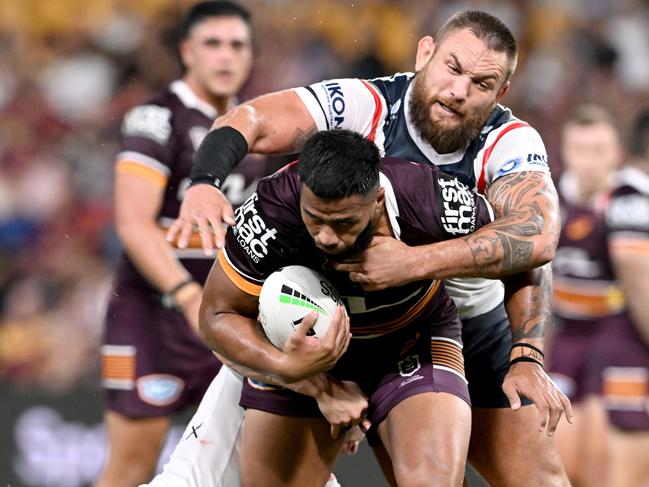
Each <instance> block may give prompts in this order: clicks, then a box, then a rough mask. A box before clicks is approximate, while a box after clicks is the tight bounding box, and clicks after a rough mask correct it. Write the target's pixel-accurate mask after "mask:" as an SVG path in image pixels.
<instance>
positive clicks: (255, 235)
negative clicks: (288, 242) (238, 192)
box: [232, 193, 277, 263]
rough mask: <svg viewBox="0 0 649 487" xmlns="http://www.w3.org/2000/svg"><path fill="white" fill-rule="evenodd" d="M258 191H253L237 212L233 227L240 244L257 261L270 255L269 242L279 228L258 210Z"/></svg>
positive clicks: (274, 237) (273, 238)
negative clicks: (268, 221) (264, 218)
mask: <svg viewBox="0 0 649 487" xmlns="http://www.w3.org/2000/svg"><path fill="white" fill-rule="evenodd" d="M257 199H258V196H257V193H253V194H252V196H250V198H248V199H247V200H246V202H245V203H244V204H243V205H241V206H240V207H239V208H238V209H237V210H236V212H235V219H236V225H235V226H234V228H233V229H232V232H233V233H234V236H235V237H236V239H237V242H239V245H241V247H242V248H243V249H244V250H245V251H246V253H247V254H248V256H249V257H250V258H251V259H252V260H253V262H255V263H259V261H260V260H262V259H263V258H264V257H266V256H267V255H268V245H269V242H270V241H272V240H275V239H276V235H277V230H276V229H275V228H272V227H269V226H267V225H266V222H264V220H263V218H262V217H261V216H260V215H259V213H258V212H257V206H256V204H255V203H256V202H257Z"/></svg>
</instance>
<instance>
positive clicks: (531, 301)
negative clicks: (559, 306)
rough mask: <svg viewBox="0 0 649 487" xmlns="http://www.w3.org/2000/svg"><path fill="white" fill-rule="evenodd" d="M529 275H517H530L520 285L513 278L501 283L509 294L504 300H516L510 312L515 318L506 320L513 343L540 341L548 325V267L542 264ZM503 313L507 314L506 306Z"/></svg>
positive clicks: (549, 304) (550, 320)
mask: <svg viewBox="0 0 649 487" xmlns="http://www.w3.org/2000/svg"><path fill="white" fill-rule="evenodd" d="M530 272H531V273H533V274H530V273H526V274H523V275H521V277H522V278H524V277H530V276H532V275H533V276H534V278H533V279H532V281H531V282H528V283H524V285H521V283H520V279H518V285H517V284H516V279H514V280H513V281H512V280H509V281H505V290H506V293H507V294H508V295H509V296H508V298H507V301H511V300H512V299H513V300H518V301H519V303H518V304H519V305H518V306H516V311H515V312H514V313H516V314H518V316H511V317H510V318H512V319H511V324H512V337H513V340H514V341H515V342H516V341H522V340H526V339H533V338H543V337H544V336H545V331H546V329H547V328H548V326H549V325H550V324H551V322H552V313H551V305H552V267H551V265H550V264H546V265H544V266H543V267H540V268H538V269H534V271H530ZM515 277H516V276H515ZM512 288H513V289H512ZM507 310H508V312H510V307H509V306H508V309H507ZM513 318H515V319H513Z"/></svg>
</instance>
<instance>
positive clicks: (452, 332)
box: [240, 315, 471, 444]
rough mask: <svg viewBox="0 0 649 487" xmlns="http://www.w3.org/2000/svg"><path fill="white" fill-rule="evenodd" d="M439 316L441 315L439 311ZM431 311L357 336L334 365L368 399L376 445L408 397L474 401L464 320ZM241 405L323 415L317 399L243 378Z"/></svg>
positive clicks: (338, 375)
mask: <svg viewBox="0 0 649 487" xmlns="http://www.w3.org/2000/svg"><path fill="white" fill-rule="evenodd" d="M436 318H437V320H439V315H437V317H436ZM431 319H433V317H432V316H425V317H422V318H421V319H419V318H418V319H417V320H415V321H414V322H413V323H411V324H409V325H408V326H407V327H405V328H403V329H400V330H397V331H395V332H392V333H389V334H387V335H383V336H380V337H377V338H371V339H352V342H351V344H350V346H349V349H348V350H347V352H346V353H345V355H344V356H343V357H342V358H341V359H340V361H339V362H338V364H337V365H336V367H334V368H333V369H332V370H331V372H330V373H331V374H332V376H334V377H335V378H337V379H340V380H350V381H354V382H356V383H357V384H358V385H359V386H360V387H361V389H362V390H363V392H364V393H365V394H366V395H367V397H368V398H369V407H368V414H367V417H368V419H369V420H370V422H371V423H372V428H371V429H370V431H368V441H369V442H370V444H376V442H377V441H378V436H377V435H376V427H377V426H378V425H379V424H380V423H381V421H383V420H384V419H385V417H386V416H387V415H388V413H389V412H390V411H391V410H392V408H394V407H395V406H396V405H397V404H399V403H400V402H401V401H403V400H404V399H406V398H408V397H410V396H414V395H416V394H422V393H425V392H447V393H449V394H453V395H456V396H458V397H460V398H461V399H463V400H464V401H466V402H467V403H468V404H469V405H470V404H471V402H470V400H469V391H468V388H467V382H466V379H465V378H464V362H463V357H462V350H461V338H460V323H459V320H458V319H457V318H456V317H449V318H448V319H447V320H445V322H444V323H439V321H437V322H436V324H435V326H433V327H432V329H431ZM240 404H241V406H243V407H244V408H250V409H257V410H260V411H266V412H270V413H273V414H280V415H284V416H299V417H322V414H321V413H320V410H319V409H318V404H317V402H316V401H315V399H313V398H311V397H308V396H304V395H301V394H297V393H295V392H292V391H289V390H286V389H282V388H278V387H273V386H269V385H267V384H262V383H258V382H254V381H251V380H250V379H248V380H246V381H244V386H243V390H242V393H241V402H240Z"/></svg>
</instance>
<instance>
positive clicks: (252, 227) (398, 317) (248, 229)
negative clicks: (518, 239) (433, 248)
mask: <svg viewBox="0 0 649 487" xmlns="http://www.w3.org/2000/svg"><path fill="white" fill-rule="evenodd" d="M298 164H299V162H298ZM380 184H381V186H382V187H383V188H384V189H385V205H386V210H387V213H388V217H389V220H390V224H391V227H392V230H393V233H394V236H395V237H396V238H398V239H400V240H401V241H403V242H404V243H406V244H408V245H422V244H428V243H433V242H438V241H440V240H445V239H450V238H455V237H458V236H461V235H466V234H468V233H470V232H472V231H474V230H476V229H477V228H479V227H481V226H482V225H485V224H487V223H489V222H491V221H492V218H493V217H492V212H491V209H490V207H489V205H488V203H487V202H486V200H484V199H483V198H482V197H481V196H479V195H477V194H476V193H473V192H472V191H470V190H469V188H468V187H467V186H466V185H464V184H462V183H461V182H460V181H458V179H457V178H454V177H452V176H448V175H445V174H443V173H440V172H439V171H438V169H437V168H436V167H434V166H428V165H420V164H416V163H412V162H409V161H405V160H403V159H396V158H387V159H384V160H383V163H382V167H381V173H380ZM300 189H301V183H300V181H299V177H298V174H297V168H296V166H295V165H292V166H289V167H288V168H286V169H285V170H283V171H280V172H278V173H276V174H274V175H273V176H271V177H269V178H265V179H263V180H261V181H260V183H259V185H258V187H257V191H256V192H255V193H254V194H253V195H252V196H251V197H250V198H249V199H248V200H247V201H246V202H245V203H244V204H243V205H242V206H241V207H240V208H239V209H238V210H237V211H236V225H235V226H234V227H233V228H231V229H229V230H228V234H227V238H226V246H225V249H224V251H223V252H221V253H220V254H219V261H220V263H221V266H222V267H223V269H224V270H225V272H226V274H227V275H228V276H229V277H230V279H231V280H232V281H233V282H234V283H235V285H237V286H238V287H239V288H240V289H242V290H243V291H245V292H247V293H249V294H252V295H259V292H260V290H261V285H262V284H263V282H264V280H265V278H266V277H267V276H268V275H269V274H271V273H272V272H273V271H275V270H277V269H279V268H281V267H283V266H286V265H292V264H300V265H304V266H307V267H310V268H313V269H316V270H318V271H320V272H321V273H323V274H324V275H325V276H326V277H327V278H328V279H329V280H330V281H331V282H332V283H333V285H334V286H335V287H336V288H337V289H338V291H339V292H340V294H341V296H343V299H344V301H345V304H346V307H347V310H348V312H349V313H350V317H351V324H352V329H353V332H354V336H355V337H356V338H369V337H374V336H378V335H382V334H385V333H389V332H391V331H394V330H397V329H400V328H402V327H404V326H406V325H407V324H409V323H411V322H412V321H413V320H414V319H415V318H417V317H419V316H420V315H421V314H422V313H423V312H424V311H425V310H426V309H428V308H429V306H428V305H431V306H435V305H437V304H438V303H439V302H440V301H441V300H443V299H444V298H445V297H446V291H445V290H444V287H443V284H442V283H441V282H439V281H432V280H424V281H417V282H412V283H409V284H407V285H405V286H401V287H398V288H390V289H386V290H383V291H375V292H365V291H363V289H362V288H361V287H360V286H359V285H358V284H356V283H354V282H352V281H350V280H349V278H348V274H347V273H344V272H336V271H335V270H334V269H333V267H332V262H331V260H330V259H331V257H332V256H328V255H327V254H325V253H324V252H322V251H321V250H319V249H318V248H317V247H316V245H315V243H314V241H313V238H312V237H311V236H310V235H309V233H308V231H307V229H306V227H305V226H304V224H303V222H302V218H301V216H300ZM448 302H449V303H450V300H448ZM453 311H454V310H453Z"/></svg>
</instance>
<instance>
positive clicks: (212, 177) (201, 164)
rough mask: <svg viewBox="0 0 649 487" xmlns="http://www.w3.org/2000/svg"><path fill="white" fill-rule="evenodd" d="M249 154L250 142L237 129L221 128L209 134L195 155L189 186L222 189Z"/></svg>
mask: <svg viewBox="0 0 649 487" xmlns="http://www.w3.org/2000/svg"><path fill="white" fill-rule="evenodd" d="M247 153H248V142H246V139H245V137H244V136H243V135H242V134H241V132H239V131H238V130H237V129H235V128H232V127H221V128H218V129H216V130H212V131H211V132H208V134H207V135H206V136H205V138H204V139H203V142H201V145H200V146H199V147H198V150H197V151H196V154H194V161H193V163H192V171H191V173H190V175H189V185H190V186H194V185H195V184H210V185H212V186H215V187H217V188H220V187H221V184H222V183H223V180H224V179H225V178H226V176H227V175H228V174H230V171H232V169H234V167H235V166H236V165H237V164H239V161H240V160H241V159H243V158H244V156H245V155H246V154H247Z"/></svg>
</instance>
